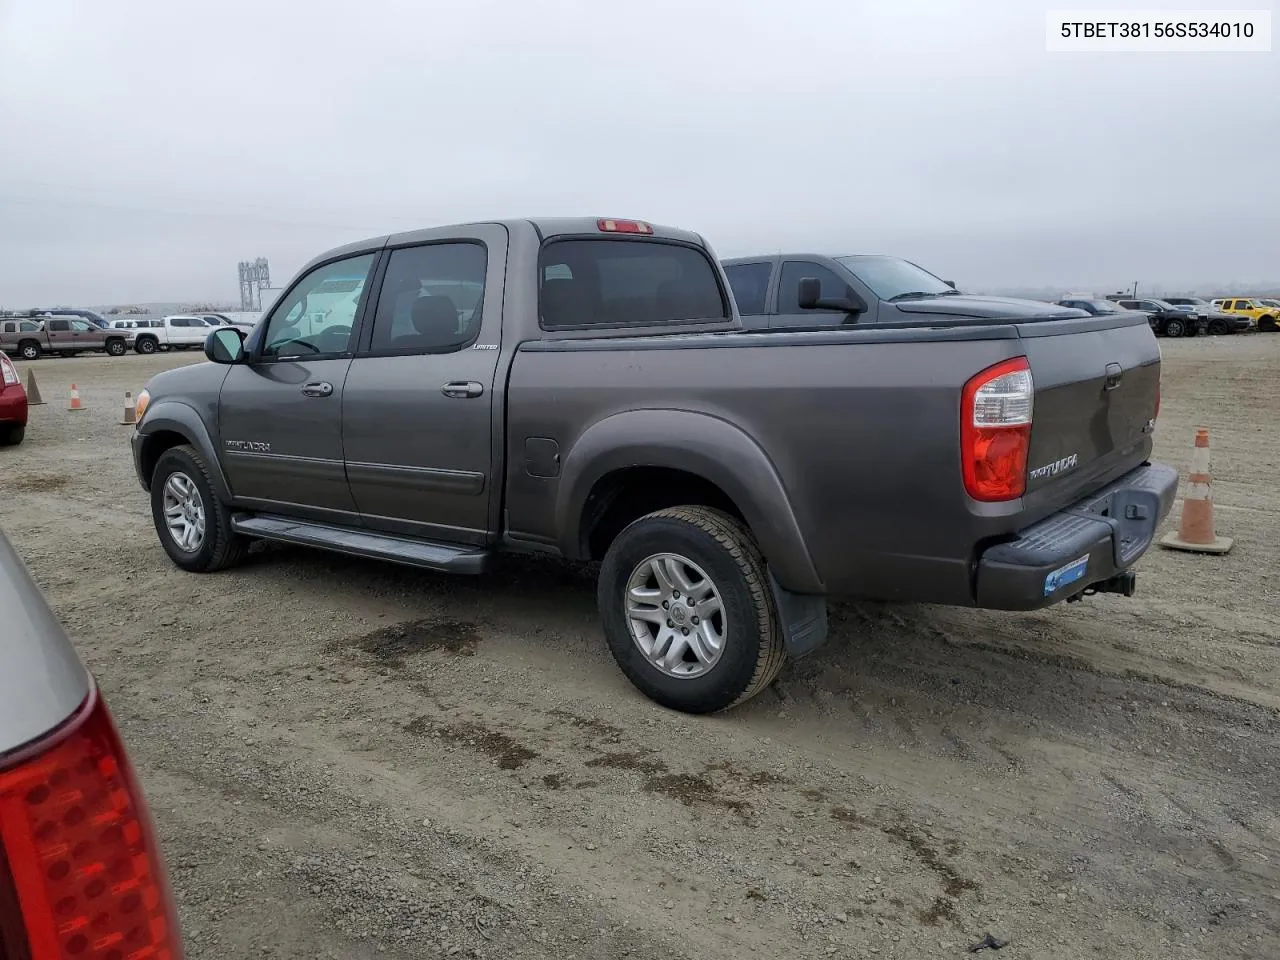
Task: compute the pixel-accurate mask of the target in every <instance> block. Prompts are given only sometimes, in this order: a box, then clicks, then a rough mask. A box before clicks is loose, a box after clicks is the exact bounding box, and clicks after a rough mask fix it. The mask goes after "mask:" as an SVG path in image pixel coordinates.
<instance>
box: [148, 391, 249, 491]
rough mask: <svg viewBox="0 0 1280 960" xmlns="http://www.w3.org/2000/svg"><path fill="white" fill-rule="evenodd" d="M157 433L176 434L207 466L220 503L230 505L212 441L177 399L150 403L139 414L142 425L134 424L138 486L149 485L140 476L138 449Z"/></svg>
mask: <svg viewBox="0 0 1280 960" xmlns="http://www.w3.org/2000/svg"><path fill="white" fill-rule="evenodd" d="M161 432H170V433H177V434H180V435H181V436H183V437H185V438H186V440H187V442H188V443H190V444H191V445H192V446H193V447H195V448H196V449H197V450H198V451H200V456H202V457H203V458H204V461H205V464H206V465H207V466H208V467H209V476H210V477H211V478H212V480H213V486H214V493H216V494H217V496H218V499H219V500H221V501H222V502H223V503H230V502H231V487H230V485H229V484H228V483H227V477H226V474H224V473H223V472H222V460H221V458H220V457H219V456H218V449H217V447H215V446H214V443H213V438H211V437H210V436H209V431H208V429H206V427H205V425H204V421H203V420H202V419H201V418H200V414H199V413H197V412H196V410H195V408H194V407H190V406H188V405H187V404H185V403H182V402H181V401H179V400H156V401H154V402H153V403H152V404H151V406H150V407H148V408H147V412H146V413H145V414H144V415H143V417H142V423H140V424H138V432H137V435H136V437H135V439H134V462H135V463H136V464H137V465H138V467H139V479H140V480H141V481H142V485H143V486H144V487H148V485H149V484H150V482H151V478H150V477H143V476H142V475H141V463H142V458H141V453H142V450H143V449H144V448H145V447H146V446H147V445H148V438H149V437H151V436H153V435H155V434H157V433H161Z"/></svg>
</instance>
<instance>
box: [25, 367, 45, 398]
mask: <svg viewBox="0 0 1280 960" xmlns="http://www.w3.org/2000/svg"><path fill="white" fill-rule="evenodd" d="M43 403H44V397H42V396H40V388H39V387H38V386H37V385H36V372H35V371H34V370H28V371H27V406H29V407H38V406H40V405H41V404H43Z"/></svg>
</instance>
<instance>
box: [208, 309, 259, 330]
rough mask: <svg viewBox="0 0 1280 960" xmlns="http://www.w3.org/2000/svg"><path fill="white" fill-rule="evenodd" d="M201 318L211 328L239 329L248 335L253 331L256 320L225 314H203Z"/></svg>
mask: <svg viewBox="0 0 1280 960" xmlns="http://www.w3.org/2000/svg"><path fill="white" fill-rule="evenodd" d="M199 316H200V318H201V319H203V320H204V322H205V323H207V324H208V325H209V326H211V327H239V328H240V329H241V330H244V331H245V332H246V333H247V332H248V331H250V330H252V329H253V327H254V324H255V323H256V322H257V321H256V320H249V319H243V318H242V317H229V316H227V315H226V314H225V313H202V314H199Z"/></svg>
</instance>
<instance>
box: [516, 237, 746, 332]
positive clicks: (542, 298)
mask: <svg viewBox="0 0 1280 960" xmlns="http://www.w3.org/2000/svg"><path fill="white" fill-rule="evenodd" d="M538 266H539V279H540V284H539V297H538V308H539V309H538V312H539V317H540V320H541V323H542V327H543V329H544V330H572V329H580V328H584V327H587V328H589V327H645V326H660V325H662V324H665V323H675V322H679V321H689V320H724V319H727V318H728V317H729V315H730V314H729V305H728V303H727V301H726V299H725V296H724V294H723V292H722V291H721V289H720V282H719V279H718V276H717V273H716V269H715V267H714V266H712V264H711V261H710V259H709V258H708V257H707V255H706V254H705V253H703V251H701V250H699V249H697V248H696V247H687V246H684V245H682V244H676V243H664V242H662V241H656V240H614V239H608V240H605V239H600V240H555V241H552V242H551V243H548V244H547V245H546V246H544V247H543V248H542V253H541V254H540V256H539V258H538Z"/></svg>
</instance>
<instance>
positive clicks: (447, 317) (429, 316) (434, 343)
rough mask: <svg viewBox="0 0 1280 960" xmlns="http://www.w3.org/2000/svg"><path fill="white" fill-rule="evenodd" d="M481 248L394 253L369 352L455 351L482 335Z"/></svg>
mask: <svg viewBox="0 0 1280 960" xmlns="http://www.w3.org/2000/svg"><path fill="white" fill-rule="evenodd" d="M487 259H488V258H487V254H486V252H485V248H484V246H483V245H482V244H479V243H432V244H427V245H425V246H421V247H406V248H404V249H402V250H395V251H393V252H392V254H391V258H390V259H389V260H388V262H387V273H386V276H385V277H384V278H383V281H382V291H381V292H380V293H379V295H378V309H377V312H376V313H375V314H374V320H373V343H372V345H371V347H370V350H371V352H373V353H388V352H389V353H453V352H454V351H456V350H461V349H462V348H463V347H465V346H466V345H467V344H469V343H471V342H472V341H473V340H475V338H476V336H477V335H478V334H479V333H480V313H481V308H482V304H483V302H484V274H485V268H486V265H487Z"/></svg>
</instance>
